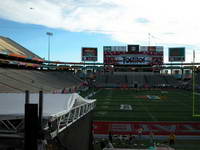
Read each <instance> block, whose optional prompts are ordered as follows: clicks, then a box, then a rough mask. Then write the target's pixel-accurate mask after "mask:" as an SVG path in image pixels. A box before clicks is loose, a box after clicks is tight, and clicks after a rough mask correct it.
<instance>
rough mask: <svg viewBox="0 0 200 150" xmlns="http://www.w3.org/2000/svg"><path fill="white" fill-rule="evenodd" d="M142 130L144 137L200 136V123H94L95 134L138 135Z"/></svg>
mask: <svg viewBox="0 0 200 150" xmlns="http://www.w3.org/2000/svg"><path fill="white" fill-rule="evenodd" d="M141 129H142V134H143V135H148V134H149V133H150V132H154V134H156V135H169V134H170V133H171V132H175V134H176V135H198V136H200V124H199V123H198V122H196V123H195V122H182V123H180V122H100V121H99V122H98V121H96V122H94V123H93V130H94V133H95V134H108V133H109V131H111V132H112V134H120V135H123V134H128V135H130V134H134V135H137V134H138V132H139V130H141Z"/></svg>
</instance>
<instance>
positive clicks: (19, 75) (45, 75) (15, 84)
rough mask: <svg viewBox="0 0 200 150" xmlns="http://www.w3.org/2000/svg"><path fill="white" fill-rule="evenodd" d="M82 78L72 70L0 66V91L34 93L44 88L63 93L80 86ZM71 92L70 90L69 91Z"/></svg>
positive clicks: (46, 90) (47, 90)
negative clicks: (43, 69)
mask: <svg viewBox="0 0 200 150" xmlns="http://www.w3.org/2000/svg"><path fill="white" fill-rule="evenodd" d="M81 82H82V81H81V80H80V79H79V78H77V77H76V76H75V75H73V73H71V72H59V71H39V70H24V69H12V68H0V87H1V88H0V92H1V93H6V92H8V93H11V92H18V93H19V92H24V91H25V90H29V91H30V92H32V93H35V92H38V91H39V90H43V91H44V92H45V93H47V92H52V93H53V92H57V91H59V90H60V92H59V93H62V91H63V90H65V89H69V88H71V90H72V88H75V87H77V88H78V87H79V85H80V84H81ZM68 92H69V91H68Z"/></svg>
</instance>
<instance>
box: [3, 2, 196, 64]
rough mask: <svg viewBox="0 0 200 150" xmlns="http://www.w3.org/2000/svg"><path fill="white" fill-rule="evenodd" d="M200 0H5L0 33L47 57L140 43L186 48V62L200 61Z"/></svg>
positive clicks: (73, 58)
mask: <svg viewBox="0 0 200 150" xmlns="http://www.w3.org/2000/svg"><path fill="white" fill-rule="evenodd" d="M199 5H200V2H199V0H4V1H1V5H0V36H6V37H9V38H11V39H13V40H15V41H16V42H18V43H19V44H21V45H23V46H24V47H26V48H28V49H29V50H31V51H32V52H34V53H36V54H37V55H39V56H40V57H42V58H46V59H47V56H48V36H47V35H46V32H52V33H53V36H52V37H51V40H50V43H51V57H50V58H51V60H55V61H65V62H80V61H81V47H97V48H98V62H103V46H126V45H127V44H139V45H143V46H147V45H148V42H149V33H150V44H151V45H154V46H164V47H165V49H164V56H165V57H164V62H165V63H166V62H168V47H186V62H191V61H192V51H193V50H195V52H196V55H195V56H196V57H195V61H196V62H200V61H199V60H200V40H199V39H200V38H199V37H200V19H199V18H200V13H199Z"/></svg>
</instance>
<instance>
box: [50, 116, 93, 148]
mask: <svg viewBox="0 0 200 150" xmlns="http://www.w3.org/2000/svg"><path fill="white" fill-rule="evenodd" d="M92 114H93V112H90V113H89V114H87V115H86V116H84V117H83V118H82V119H80V120H79V121H77V122H76V123H74V124H72V125H71V126H70V127H69V128H67V129H66V130H65V131H63V132H62V133H61V134H59V136H58V138H57V139H55V140H54V142H55V143H56V147H57V148H58V149H59V150H92V148H91V137H92V136H91V128H92V126H91V125H92Z"/></svg>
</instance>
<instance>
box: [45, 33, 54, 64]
mask: <svg viewBox="0 0 200 150" xmlns="http://www.w3.org/2000/svg"><path fill="white" fill-rule="evenodd" d="M46 34H47V35H48V61H50V37H51V36H53V33H52V32H47V33H46Z"/></svg>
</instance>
